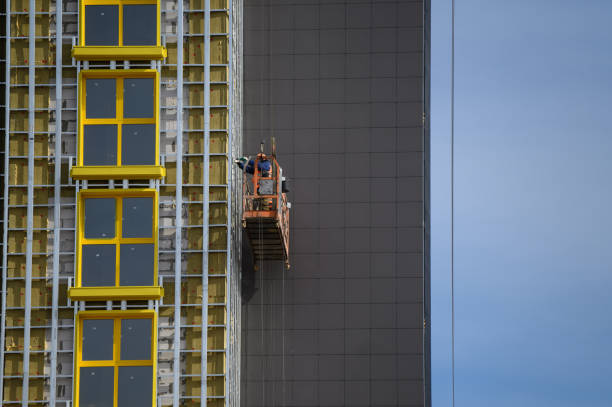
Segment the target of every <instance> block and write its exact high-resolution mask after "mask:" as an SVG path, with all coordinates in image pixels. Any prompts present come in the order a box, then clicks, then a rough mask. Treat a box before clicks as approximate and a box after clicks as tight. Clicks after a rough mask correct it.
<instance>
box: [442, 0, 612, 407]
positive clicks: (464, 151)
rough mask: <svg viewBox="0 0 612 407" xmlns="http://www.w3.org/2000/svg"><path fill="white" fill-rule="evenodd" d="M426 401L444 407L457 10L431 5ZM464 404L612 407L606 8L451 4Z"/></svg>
mask: <svg viewBox="0 0 612 407" xmlns="http://www.w3.org/2000/svg"><path fill="white" fill-rule="evenodd" d="M432 3H433V4H432V46H433V49H432V64H431V66H432V83H431V94H432V101H431V103H432V104H431V109H432V116H431V123H432V195H431V202H432V204H431V205H432V295H433V303H432V313H433V315H432V335H433V339H432V349H433V350H432V378H433V391H432V394H433V406H434V407H445V406H450V405H451V403H450V298H449V293H450V283H449V281H450V278H449V275H450V267H449V261H450V257H449V247H450V246H449V242H450V239H449V233H450V229H449V219H450V216H449V213H450V205H449V188H450V185H449V168H450V167H449V134H450V121H449V116H450V115H449V106H450V104H449V102H450V100H449V99H450V93H449V84H450V82H449V77H450V0H432ZM455 75H456V76H455V78H456V99H455V112H456V116H455V153H456V156H455V157H456V158H455V159H456V161H455V164H456V166H455V181H456V183H455V188H456V189H455V216H456V217H455V225H456V234H455V250H456V251H455V254H456V263H455V264H456V266H455V276H456V291H455V293H456V405H457V406H461V407H464V406H466V407H467V406H469V407H480V406H487V407H490V406H495V407H497V406H499V407H504V406H512V407H515V406H521V407H531V406H538V407H542V406H555V407H564V406H572V407H575V406H581V407H591V406H592V407H599V406H612V391H610V388H612V386H611V384H610V380H611V379H610V377H611V376H612V323H611V320H612V316H611V310H612V238H611V237H612V1H603V0H582V1H579V0H574V1H569V0H556V1H552V0H512V1H508V0H486V1H485V0H480V1H476V0H456V74H455Z"/></svg>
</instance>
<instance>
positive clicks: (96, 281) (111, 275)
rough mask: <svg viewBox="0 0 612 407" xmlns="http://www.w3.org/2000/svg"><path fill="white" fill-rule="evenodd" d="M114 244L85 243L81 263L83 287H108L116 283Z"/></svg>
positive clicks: (115, 250)
mask: <svg viewBox="0 0 612 407" xmlns="http://www.w3.org/2000/svg"><path fill="white" fill-rule="evenodd" d="M116 252H117V249H116V246H115V245H114V244H84V245H83V252H82V254H83V256H82V257H83V259H82V263H81V285H82V286H83V287H108V286H114V285H115V258H116V254H115V253H116Z"/></svg>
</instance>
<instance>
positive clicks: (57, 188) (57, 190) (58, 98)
mask: <svg viewBox="0 0 612 407" xmlns="http://www.w3.org/2000/svg"><path fill="white" fill-rule="evenodd" d="M62 2H63V0H56V1H55V35H56V37H55V50H56V53H55V174H54V190H53V204H54V206H53V280H52V285H51V287H52V288H51V289H52V293H51V355H50V356H51V372H50V375H51V380H50V383H49V387H50V388H49V401H50V403H49V405H50V406H52V407H55V398H56V390H57V329H58V328H57V325H58V318H59V315H58V298H59V267H60V265H59V252H60V225H61V220H60V218H61V188H62V41H63V39H62V30H63V27H62V9H63V4H62Z"/></svg>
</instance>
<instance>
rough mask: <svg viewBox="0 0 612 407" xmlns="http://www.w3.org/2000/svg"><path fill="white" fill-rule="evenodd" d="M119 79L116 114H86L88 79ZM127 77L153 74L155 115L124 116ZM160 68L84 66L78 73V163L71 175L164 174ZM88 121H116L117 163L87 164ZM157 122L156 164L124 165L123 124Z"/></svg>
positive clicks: (138, 176)
mask: <svg viewBox="0 0 612 407" xmlns="http://www.w3.org/2000/svg"><path fill="white" fill-rule="evenodd" d="M94 78H95V79H99V78H104V79H116V100H115V117H111V118H105V119H91V118H90V119H88V118H87V111H86V110H87V100H86V81H87V80H88V79H94ZM126 78H153V84H154V85H153V86H154V88H153V94H154V102H153V117H149V118H129V119H124V118H123V81H124V79H126ZM159 80H160V77H159V72H158V71H157V70H155V69H129V70H127V69H125V70H124V69H121V70H118V69H117V70H115V69H96V70H84V71H81V73H80V75H79V89H80V92H81V93H80V95H79V106H78V115H79V127H78V136H77V140H78V143H77V144H78V145H77V156H78V157H77V166H76V167H73V168H72V172H71V176H72V177H73V178H76V179H111V178H115V179H123V178H127V179H152V178H163V177H164V176H165V175H166V172H165V169H164V168H163V167H161V166H159ZM88 124H114V125H117V166H84V165H83V143H84V126H85V125H88ZM122 124H155V165H152V166H148V165H130V166H121V125H122Z"/></svg>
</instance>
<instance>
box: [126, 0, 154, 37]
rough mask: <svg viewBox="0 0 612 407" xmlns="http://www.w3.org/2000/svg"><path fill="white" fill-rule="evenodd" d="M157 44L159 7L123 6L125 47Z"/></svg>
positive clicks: (145, 5)
mask: <svg viewBox="0 0 612 407" xmlns="http://www.w3.org/2000/svg"><path fill="white" fill-rule="evenodd" d="M156 44H157V6H156V5H155V4H130V5H125V6H123V45H156Z"/></svg>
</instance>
